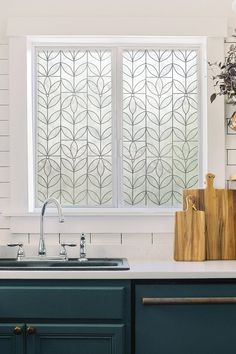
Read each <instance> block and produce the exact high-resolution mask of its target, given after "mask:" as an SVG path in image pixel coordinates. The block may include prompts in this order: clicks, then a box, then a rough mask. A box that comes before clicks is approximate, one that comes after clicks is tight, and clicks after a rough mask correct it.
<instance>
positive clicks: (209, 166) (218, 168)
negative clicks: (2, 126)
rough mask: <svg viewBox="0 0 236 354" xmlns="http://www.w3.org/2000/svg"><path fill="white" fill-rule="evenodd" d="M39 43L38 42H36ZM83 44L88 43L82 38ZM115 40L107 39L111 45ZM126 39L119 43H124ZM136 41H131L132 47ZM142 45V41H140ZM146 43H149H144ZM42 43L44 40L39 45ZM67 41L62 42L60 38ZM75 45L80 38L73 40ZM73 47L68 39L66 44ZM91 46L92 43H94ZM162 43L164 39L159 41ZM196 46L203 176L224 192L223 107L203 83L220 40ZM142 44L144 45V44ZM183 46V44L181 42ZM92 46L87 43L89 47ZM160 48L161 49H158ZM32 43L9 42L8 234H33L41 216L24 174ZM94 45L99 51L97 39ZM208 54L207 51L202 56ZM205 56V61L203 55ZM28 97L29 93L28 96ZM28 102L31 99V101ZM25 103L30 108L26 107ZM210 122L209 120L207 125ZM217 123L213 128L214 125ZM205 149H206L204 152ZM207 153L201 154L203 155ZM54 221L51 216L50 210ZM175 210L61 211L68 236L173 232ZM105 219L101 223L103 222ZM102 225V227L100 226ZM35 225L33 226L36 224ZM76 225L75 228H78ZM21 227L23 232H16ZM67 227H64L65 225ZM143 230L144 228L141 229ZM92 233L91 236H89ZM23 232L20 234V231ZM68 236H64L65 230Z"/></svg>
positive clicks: (220, 52)
mask: <svg viewBox="0 0 236 354" xmlns="http://www.w3.org/2000/svg"><path fill="white" fill-rule="evenodd" d="M39 39H40V38H37V40H39ZM80 39H82V40H83V41H85V40H86V39H90V40H91V38H89V37H83V38H81V37H80ZM111 39H112V40H114V39H117V37H109V40H111ZM123 39H124V38H122V41H123ZM133 39H134V38H132V37H131V38H129V40H130V41H132V40H133ZM143 39H145V37H143ZM146 39H147V38H146ZM158 39H159V40H160V38H158V37H152V38H150V37H149V38H148V41H150V42H151V43H150V42H149V44H150V45H151V44H152V45H153V43H156V44H158V43H159V42H158ZM41 40H44V41H45V38H43V39H41ZM64 40H65V38H64ZM73 40H74V41H77V43H78V37H77V38H74V39H73ZM164 40H165V41H166V40H168V41H169V43H170V44H171V43H177V38H176V37H168V38H167V37H166V38H164ZM192 40H193V38H190V37H189V38H188V39H187V40H186V44H189V43H190V42H192ZM70 41H71V39H70ZM92 41H94V39H92ZM162 41H163V38H162ZM195 41H196V42H195V43H196V44H198V45H199V46H200V48H201V51H202V68H203V70H202V74H203V75H202V80H201V82H202V90H201V96H202V97H201V112H202V117H203V124H202V126H201V130H202V138H203V149H202V158H203V161H204V163H203V168H202V173H203V175H204V174H205V173H206V172H207V171H211V172H214V173H216V174H217V180H216V185H218V186H221V187H224V184H225V147H224V146H225V145H224V143H225V134H224V129H225V128H224V119H223V118H222V117H224V101H223V99H218V100H217V101H216V102H215V103H214V104H213V105H210V104H209V102H208V101H209V95H210V92H212V83H211V82H210V81H209V80H208V79H207V72H206V70H207V65H206V62H207V60H210V61H215V60H216V58H217V60H221V59H223V57H224V38H223V37H219V38H217V37H215V38H208V39H207V38H205V37H204V38H203V37H195ZM143 42H145V41H143ZM181 43H182V44H183V41H181ZM90 44H91V43H90ZM162 44H163V43H162ZM31 45H32V37H27V36H23V37H10V39H9V58H10V67H9V69H10V136H11V139H10V155H11V206H10V209H9V210H8V211H6V213H5V214H6V215H10V216H11V226H12V232H31V231H30V230H31V228H29V223H28V221H29V220H31V222H30V224H32V222H33V220H34V219H35V218H33V217H32V216H36V215H38V212H39V210H35V212H34V213H29V212H28V210H29V208H31V210H32V205H31V206H29V205H28V195H29V190H30V189H31V190H32V185H33V181H32V180H31V179H30V176H29V175H28V174H27V171H28V161H30V160H28V158H25V159H23V158H22V156H25V157H27V156H31V158H32V149H31V148H30V147H29V146H30V145H28V144H27V138H28V137H27V135H28V134H27V131H26V129H25V127H26V126H27V127H28V132H30V131H32V126H31V123H30V121H31V120H28V119H27V117H31V115H32V111H31V102H30V104H29V101H28V100H27V97H28V96H29V86H28V85H27V83H28V82H27V78H28V80H29V78H30V76H31V73H30V68H29V67H28V70H27V65H26V64H27V60H28V61H29V59H30V58H29V55H30V52H31ZM96 45H98V42H97V39H96ZM206 49H207V50H206ZM206 53H207V55H206ZM30 94H31V93H30ZM30 96H31V95H30ZM27 102H28V105H27ZM207 117H208V119H207ZM216 122H217V124H216ZM207 145H208V149H206V147H207ZM204 152H205V153H204ZM51 212H52V214H51V215H52V216H53V212H54V211H53V210H52V211H51ZM174 212H175V209H162V210H161V209H159V208H158V209H155V210H154V209H139V208H137V209H135V210H134V209H132V210H131V209H129V208H125V209H122V210H121V209H117V208H114V209H112V208H111V209H110V208H109V209H97V208H89V209H78V210H76V212H75V211H74V209H65V215H67V216H68V219H69V220H70V226H69V227H70V230H71V227H72V225H77V231H78V232H81V231H84V232H86V229H87V226H86V225H90V229H89V231H88V232H112V230H113V232H115V231H119V232H131V230H132V232H141V231H143V232H144V230H145V232H156V231H157V230H158V231H159V232H164V233H165V232H173V225H174ZM104 218H105V219H104ZM101 220H103V224H101ZM35 222H36V221H35ZM78 222H79V224H78ZM19 224H20V225H21V227H19ZM22 225H24V227H22ZM67 225H68V224H67ZM142 225H143V226H142ZM93 229H94V230H93ZM23 230H24V231H23ZM67 232H68V230H67Z"/></svg>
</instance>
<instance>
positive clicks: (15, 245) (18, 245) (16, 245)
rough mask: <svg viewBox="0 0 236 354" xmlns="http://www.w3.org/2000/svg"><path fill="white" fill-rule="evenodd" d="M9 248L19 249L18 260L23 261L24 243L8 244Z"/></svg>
mask: <svg viewBox="0 0 236 354" xmlns="http://www.w3.org/2000/svg"><path fill="white" fill-rule="evenodd" d="M7 246H8V247H19V248H18V250H17V254H16V256H17V259H21V258H22V257H24V256H25V252H24V250H23V243H21V242H19V243H8V244H7Z"/></svg>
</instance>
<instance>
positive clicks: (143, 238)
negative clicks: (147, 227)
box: [122, 233, 152, 246]
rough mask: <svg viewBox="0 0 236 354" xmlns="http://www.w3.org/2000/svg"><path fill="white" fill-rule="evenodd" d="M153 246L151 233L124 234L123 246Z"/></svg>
mask: <svg viewBox="0 0 236 354" xmlns="http://www.w3.org/2000/svg"><path fill="white" fill-rule="evenodd" d="M135 244H136V245H147V246H148V245H151V244H152V234H151V233H142V234H138V233H134V234H130V233H128V234H126V233H124V234H122V245H135Z"/></svg>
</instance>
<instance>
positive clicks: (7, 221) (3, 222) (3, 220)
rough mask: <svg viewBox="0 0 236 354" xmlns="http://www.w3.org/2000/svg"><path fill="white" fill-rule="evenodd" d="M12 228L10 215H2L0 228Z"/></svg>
mask: <svg viewBox="0 0 236 354" xmlns="http://www.w3.org/2000/svg"><path fill="white" fill-rule="evenodd" d="M9 228H10V217H9V216H2V215H0V229H9Z"/></svg>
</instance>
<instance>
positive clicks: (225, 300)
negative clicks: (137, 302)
mask: <svg viewBox="0 0 236 354" xmlns="http://www.w3.org/2000/svg"><path fill="white" fill-rule="evenodd" d="M142 304H143V305H185V304H189V305H191V304H236V297H143V299H142Z"/></svg>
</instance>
